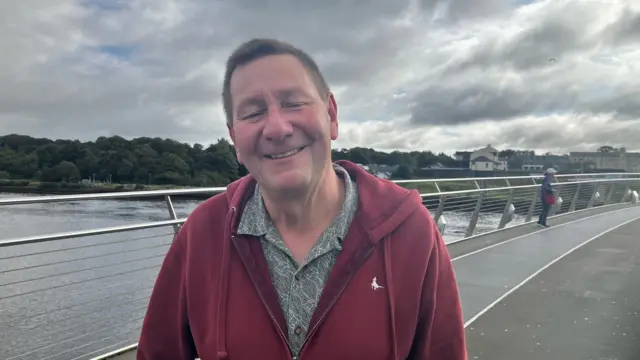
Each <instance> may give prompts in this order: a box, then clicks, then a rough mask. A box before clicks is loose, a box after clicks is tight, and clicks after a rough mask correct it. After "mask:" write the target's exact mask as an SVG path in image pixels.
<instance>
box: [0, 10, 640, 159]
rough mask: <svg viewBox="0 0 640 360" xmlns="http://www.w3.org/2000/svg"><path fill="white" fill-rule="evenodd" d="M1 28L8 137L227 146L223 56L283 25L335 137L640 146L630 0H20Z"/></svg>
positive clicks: (0, 94)
mask: <svg viewBox="0 0 640 360" xmlns="http://www.w3.org/2000/svg"><path fill="white" fill-rule="evenodd" d="M0 24H2V25H1V26H2V31H1V32H0V44H2V50H3V56H2V57H0V81H1V83H2V84H3V86H2V87H0V132H1V133H23V134H31V135H34V136H48V137H54V138H79V139H84V140H88V139H94V138H96V137H97V136H101V135H112V134H118V135H122V136H125V137H134V136H161V137H171V138H175V139H178V140H181V141H188V142H201V143H209V142H212V141H215V139H217V138H218V137H222V136H226V129H225V126H224V118H223V113H222V110H221V105H220V93H221V79H222V75H223V71H224V68H223V66H224V61H225V60H226V57H227V56H228V55H229V53H230V51H231V50H232V49H233V48H234V47H235V46H237V45H238V44H239V43H240V42H242V41H245V40H247V39H249V38H251V37H256V36H261V37H263V36H269V37H276V38H279V39H282V40H286V41H290V42H292V43H294V44H295V45H298V46H300V47H302V48H303V49H305V50H307V51H308V52H310V53H311V54H312V55H313V56H314V57H315V58H316V59H317V61H318V62H319V64H320V66H321V68H322V70H323V71H324V73H325V75H326V77H327V79H328V81H329V83H330V86H331V87H332V89H333V90H334V92H335V93H336V96H337V99H338V104H339V113H340V120H341V126H340V132H341V134H340V138H339V140H338V141H337V142H336V144H335V145H336V146H348V147H351V146H367V147H374V148H378V149H382V150H393V149H401V150H411V149H432V150H436V151H447V152H452V151H455V150H462V149H470V148H474V147H478V146H484V145H486V143H491V144H492V145H494V146H497V147H524V148H537V149H540V150H541V151H547V150H553V151H562V152H564V151H569V150H574V149H575V150H578V149H590V148H595V147H597V146H599V145H601V144H611V145H615V146H626V147H627V148H629V149H633V148H634V146H636V147H638V146H640V145H635V144H638V143H640V142H638V141H637V140H636V139H637V138H638V135H640V134H639V133H638V131H637V130H635V129H636V128H640V127H639V126H638V125H640V102H638V101H637V94H638V93H639V92H640V84H639V83H638V82H637V80H636V79H638V78H640V46H639V45H640V5H638V4H636V2H635V1H632V0H609V1H602V0H592V1H582V0H543V1H516V0H473V1H471V0H399V1H395V2H389V1H386V0H370V1H338V0H329V1H326V2H317V1H313V2H312V1H310V0H302V1H289V0H287V1H285V0H235V1H229V0H215V1H206V2H205V1H197V0H153V1H151V0H117V1H116V0H109V1H106V0H23V1H20V2H11V3H7V5H4V6H3V10H2V11H1V12H0Z"/></svg>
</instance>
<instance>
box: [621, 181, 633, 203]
mask: <svg viewBox="0 0 640 360" xmlns="http://www.w3.org/2000/svg"><path fill="white" fill-rule="evenodd" d="M631 195H632V194H631V186H628V185H627V188H626V189H625V190H624V194H622V199H620V203H626V202H627V201H629V200H628V199H629V198H630V197H631Z"/></svg>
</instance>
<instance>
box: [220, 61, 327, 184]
mask: <svg viewBox="0 0 640 360" xmlns="http://www.w3.org/2000/svg"><path fill="white" fill-rule="evenodd" d="M230 95H231V99H232V102H233V109H232V112H233V123H232V127H231V128H230V129H229V134H230V136H231V138H232V140H233V143H234V146H235V148H236V152H237V156H238V161H240V162H241V163H242V164H243V165H244V166H245V167H246V168H247V170H249V172H250V173H251V175H253V177H254V178H255V179H256V180H257V181H258V183H259V184H260V185H261V186H262V187H264V188H265V189H266V190H267V191H276V192H287V191H289V192H295V193H299V192H301V191H303V192H304V191H305V190H306V189H309V188H311V187H313V186H314V185H316V184H317V183H318V182H319V181H320V179H321V178H322V174H323V172H324V171H326V170H327V169H330V168H331V141H332V140H335V139H336V138H337V137H338V121H337V107H336V103H335V99H334V98H333V95H332V94H328V95H327V96H324V97H323V96H321V95H320V94H319V93H318V90H317V87H316V85H315V83H314V81H313V79H312V77H311V76H310V75H309V72H308V71H307V69H306V68H305V67H304V66H303V65H302V63H301V62H300V61H299V60H298V59H297V58H296V57H294V56H292V55H270V56H266V57H263V58H260V59H257V60H255V61H252V62H250V63H248V64H246V65H244V66H241V67H238V68H236V70H235V71H234V72H233V75H232V77H231V83H230Z"/></svg>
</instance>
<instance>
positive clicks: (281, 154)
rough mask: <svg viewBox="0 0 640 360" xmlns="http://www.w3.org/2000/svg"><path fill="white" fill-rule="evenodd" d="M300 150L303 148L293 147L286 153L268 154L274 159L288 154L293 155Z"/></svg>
mask: <svg viewBox="0 0 640 360" xmlns="http://www.w3.org/2000/svg"><path fill="white" fill-rule="evenodd" d="M300 150H302V148H297V149H293V150H290V151H287V152H285V153H280V154H273V155H268V156H269V157H270V158H272V159H282V158H285V157H287V156H291V155H295V154H297V153H298V152H299V151H300Z"/></svg>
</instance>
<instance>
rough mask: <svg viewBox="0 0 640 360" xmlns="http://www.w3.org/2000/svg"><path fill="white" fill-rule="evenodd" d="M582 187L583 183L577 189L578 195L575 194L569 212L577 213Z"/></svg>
mask: <svg viewBox="0 0 640 360" xmlns="http://www.w3.org/2000/svg"><path fill="white" fill-rule="evenodd" d="M581 185H582V183H578V186H577V187H576V193H575V194H573V199H571V205H570V206H569V212H574V211H576V203H577V202H578V198H579V195H580V186H581Z"/></svg>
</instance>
